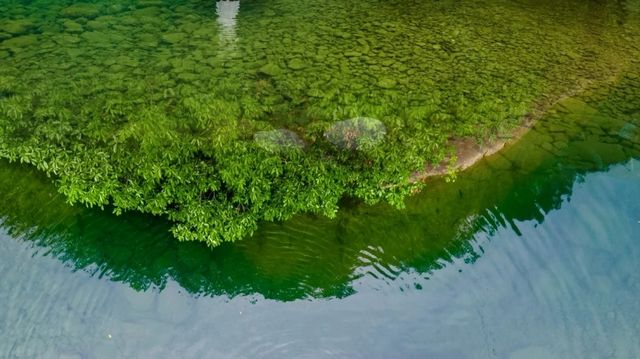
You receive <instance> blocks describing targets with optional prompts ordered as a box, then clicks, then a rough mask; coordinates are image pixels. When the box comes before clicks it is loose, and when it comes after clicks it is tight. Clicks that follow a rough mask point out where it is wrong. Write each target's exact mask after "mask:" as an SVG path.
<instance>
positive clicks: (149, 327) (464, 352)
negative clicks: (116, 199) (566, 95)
mask: <svg viewBox="0 0 640 359" xmlns="http://www.w3.org/2000/svg"><path fill="white" fill-rule="evenodd" d="M634 79H636V77H634V76H631V77H626V78H625V79H623V80H622V82H621V85H619V86H617V87H613V88H607V89H603V90H602V91H601V92H596V93H592V94H590V95H588V96H584V97H583V98H581V99H569V100H565V101H564V102H562V103H561V104H560V105H558V106H556V107H555V108H554V110H553V111H551V112H550V113H549V115H548V116H546V117H545V118H544V119H542V120H541V121H540V122H539V123H538V124H537V125H536V127H535V128H534V129H533V130H532V131H530V132H529V133H528V134H527V135H525V137H524V138H523V139H522V140H521V141H520V142H518V143H517V144H516V145H514V146H512V147H510V148H508V149H506V150H504V151H503V152H501V153H500V154H498V155H495V156H493V157H490V158H488V159H486V160H483V161H482V162H481V163H480V164H478V165H477V166H475V167H473V168H472V169H470V170H469V171H467V172H465V173H463V174H461V175H460V176H459V177H458V179H457V181H455V182H453V183H447V182H445V181H443V180H434V181H432V182H430V183H429V187H428V188H429V189H428V190H426V191H424V192H423V193H420V194H418V195H416V196H414V197H412V198H411V199H410V200H409V201H408V203H407V209H406V210H403V211H397V210H394V209H391V208H389V207H386V206H376V207H368V206H362V205H358V204H356V203H345V204H344V205H345V208H344V209H343V210H342V211H341V212H340V213H339V215H338V218H337V219H335V220H329V219H325V218H323V217H310V216H300V217H297V218H295V219H294V220H292V221H289V222H286V223H283V224H264V225H262V226H261V227H260V230H259V232H258V233H257V234H256V236H255V238H253V239H251V240H246V241H241V242H237V243H236V244H227V245H223V246H222V247H220V248H216V249H214V250H209V249H208V248H206V247H205V246H204V245H199V244H194V243H178V242H176V241H175V240H174V239H173V238H172V237H171V236H170V235H169V234H168V233H167V230H168V226H169V225H168V224H167V223H165V222H163V221H162V220H159V219H153V218H149V217H138V216H125V217H116V216H112V215H109V214H107V213H104V212H101V211H98V210H87V209H83V208H81V207H69V206H67V205H66V204H65V203H64V200H63V198H62V197H61V196H60V195H57V194H56V191H55V189H54V187H52V185H50V184H49V181H48V180H47V179H46V178H44V177H42V176H40V175H39V174H38V173H37V172H34V171H33V170H31V169H28V168H24V167H20V166H16V165H10V164H7V163H2V164H1V166H2V167H1V168H2V172H1V173H2V176H1V177H0V196H1V198H2V201H1V202H0V216H1V218H2V223H3V224H2V229H1V231H2V232H1V233H2V234H1V237H0V239H1V240H0V247H1V248H0V272H1V273H2V281H0V303H1V305H2V311H0V323H1V324H0V332H2V339H1V340H0V355H1V356H3V357H34V356H39V357H40V356H42V357H65V358H68V357H104V358H111V357H115V356H117V357H150V356H151V357H237V358H244V357H246V358H252V357H273V358H279V357H283V356H284V357H362V358H369V357H386V358H388V357H402V358H411V357H416V358H424V357H436V358H492V357H496V358H636V357H637V356H638V355H639V354H640V344H638V343H639V342H638V340H637V337H638V335H639V334H640V315H639V313H640V299H639V298H640V296H639V295H638V294H640V274H639V272H638V270H637V268H638V262H639V260H640V246H639V241H640V131H639V126H640V111H639V109H640V106H638V100H639V99H640V97H637V93H638V91H640V86H638V83H637V81H635V80H634ZM585 101H586V102H585Z"/></svg>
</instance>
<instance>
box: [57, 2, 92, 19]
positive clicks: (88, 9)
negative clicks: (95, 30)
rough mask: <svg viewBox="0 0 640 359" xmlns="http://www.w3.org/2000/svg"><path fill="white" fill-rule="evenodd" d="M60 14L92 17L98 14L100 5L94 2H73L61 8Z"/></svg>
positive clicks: (72, 16)
mask: <svg viewBox="0 0 640 359" xmlns="http://www.w3.org/2000/svg"><path fill="white" fill-rule="evenodd" d="M60 14H61V15H62V16H64V17H71V18H77V17H86V18H94V17H96V16H98V15H99V14H100V7H99V6H98V5H96V4H86V3H85V4H74V5H71V6H69V7H66V8H64V9H62V11H61V12H60Z"/></svg>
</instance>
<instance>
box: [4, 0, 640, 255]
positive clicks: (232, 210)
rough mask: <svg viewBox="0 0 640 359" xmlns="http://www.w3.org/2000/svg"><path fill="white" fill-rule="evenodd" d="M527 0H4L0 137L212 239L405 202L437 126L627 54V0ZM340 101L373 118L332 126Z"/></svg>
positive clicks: (529, 96) (631, 37)
mask: <svg viewBox="0 0 640 359" xmlns="http://www.w3.org/2000/svg"><path fill="white" fill-rule="evenodd" d="M525 2H526V3H527V4H528V5H527V6H522V5H515V4H512V3H511V2H506V1H505V2H503V1H495V2H491V3H490V4H485V5H486V6H482V7H479V6H475V5H474V6H471V5H469V6H460V5H458V4H456V3H453V2H451V1H442V2H436V3H433V2H415V3H411V2H410V3H393V2H392V3H385V4H384V5H381V4H379V3H377V2H374V1H365V2H357V3H349V2H338V1H335V2H326V1H316V0H309V1H305V2H294V1H288V0H282V1H275V2H273V3H269V4H256V5H255V6H251V7H249V8H247V9H246V10H241V11H240V14H239V17H238V19H237V27H236V28H234V29H233V32H229V31H227V30H229V29H225V28H223V27H222V26H219V27H218V26H215V25H214V23H213V20H212V19H214V18H215V16H216V14H215V13H214V8H213V7H211V6H210V4H209V3H206V4H205V3H204V2H202V3H200V2H195V3H194V2H185V3H184V4H183V3H181V2H180V1H178V2H166V3H163V4H164V6H156V5H157V4H156V5H154V4H155V2H154V4H147V3H145V2H133V1H128V0H121V1H116V2H109V3H108V4H107V3H106V2H103V1H96V2H93V3H90V4H89V3H87V4H83V5H73V4H72V3H71V2H70V1H66V2H62V3H60V4H57V5H55V6H53V5H51V4H48V5H51V6H44V3H46V1H36V2H33V3H32V4H31V5H20V4H16V3H11V5H10V6H9V5H4V4H1V5H0V14H1V15H0V16H1V17H2V18H3V20H5V18H6V20H7V21H12V22H11V23H10V24H11V28H15V30H12V31H13V32H12V33H7V34H6V35H2V36H5V37H6V39H4V38H0V60H1V61H2V66H0V157H4V158H8V159H10V160H13V161H20V162H22V163H28V164H31V165H34V166H36V167H37V168H38V169H40V170H42V171H44V172H46V173H47V174H48V175H51V176H53V177H55V179H56V181H57V184H58V188H59V190H60V191H61V192H62V193H63V194H64V195H65V196H66V197H67V198H68V200H69V201H70V202H72V203H82V204H85V205H88V206H97V207H105V206H107V205H112V206H113V208H114V210H115V211H116V213H121V212H123V211H140V212H145V213H151V214H154V215H158V216H166V217H168V218H170V219H171V220H172V221H174V222H175V226H174V227H173V229H172V231H173V233H174V235H175V236H176V237H177V238H178V239H180V240H196V241H204V242H206V243H207V244H209V245H212V246H215V245H218V244H220V243H221V242H222V241H234V240H237V239H240V238H243V237H245V236H247V235H249V234H251V233H252V232H253V231H255V229H256V227H257V225H258V223H259V222H260V221H282V220H286V219H288V218H290V217H291V216H293V215H294V214H296V213H300V212H308V213H317V214H322V215H326V216H330V217H331V216H334V215H335V213H336V210H337V208H338V203H339V201H340V199H341V198H343V197H344V196H350V197H354V198H358V199H361V200H363V201H364V202H366V203H376V202H378V201H386V202H389V203H392V204H394V205H395V206H397V207H402V206H403V199H404V198H405V197H406V196H407V195H408V194H409V193H412V192H414V191H416V190H417V189H419V188H420V187H421V184H412V183H409V181H408V179H409V177H410V176H411V174H412V173H414V172H415V171H420V170H422V169H424V166H425V164H428V163H431V164H436V163H440V162H441V161H443V160H444V159H445V158H446V157H447V154H449V153H450V152H451V148H450V147H449V145H448V143H449V140H450V139H451V138H452V137H475V138H478V139H484V138H487V137H490V136H495V135H497V134H500V133H502V132H505V131H508V130H509V129H510V128H512V127H513V126H515V125H516V124H517V123H518V121H519V120H520V119H521V118H522V116H524V115H526V114H529V113H532V112H535V110H536V109H537V108H538V107H540V105H541V104H546V103H548V102H551V101H552V100H553V99H556V98H558V97H559V96H561V95H563V94H566V93H570V92H571V91H574V90H575V89H576V88H580V87H581V86H582V83H583V82H597V81H603V80H608V78H609V76H610V75H611V74H612V73H618V72H620V71H622V69H623V68H624V67H625V66H626V65H627V64H628V63H629V62H630V61H633V60H634V59H635V58H637V56H636V55H637V54H638V51H640V49H638V48H637V45H636V44H637V43H640V42H639V41H638V40H639V39H640V37H639V36H638V26H637V25H638V22H637V21H636V17H634V16H635V15H634V16H630V17H628V18H625V19H624V21H622V20H621V21H622V25H621V24H620V23H619V22H613V23H610V22H608V20H606V19H609V17H602V20H593V14H594V12H597V13H603V12H604V13H607V14H611V16H612V17H615V16H617V15H616V14H617V11H618V10H617V8H616V7H615V6H613V5H610V4H608V3H605V4H602V5H600V7H598V8H585V7H584V6H579V3H580V2H578V1H575V2H573V1H570V2H569V3H567V4H566V5H554V6H546V5H544V4H539V3H538V2H533V1H525ZM274 13H275V14H280V15H278V16H273V14H274ZM25 14H28V16H27V15H25ZM22 18H25V19H24V21H21V22H20V24H23V25H24V26H22V25H21V26H16V24H18V23H16V22H13V21H14V20H16V19H22ZM70 18H73V19H74V20H73V21H74V27H73V29H72V30H71V29H69V26H66V25H65V24H68V21H70ZM598 19H600V17H598ZM585 21H589V22H590V29H593V28H597V29H599V31H600V33H599V36H597V37H594V35H593V31H592V30H589V29H586V28H585V26H584V22H585ZM3 23H4V22H3ZM559 24H561V25H559ZM18 25H19V24H18ZM27 25H28V26H27ZM18 30H19V31H18ZM621 31H623V32H624V33H625V37H624V38H622V39H621V38H620V36H619V35H620V33H621ZM0 32H1V31H0ZM14 32H15V33H14ZM234 34H235V36H237V39H235V40H233V41H231V42H230V41H229V36H233V35H234ZM230 44H231V45H230ZM4 56H7V59H8V61H6V60H7V59H5V58H2V57H4ZM354 118H371V119H374V120H373V121H372V122H370V123H366V122H363V123H359V124H358V126H356V127H355V130H353V131H350V130H349V128H348V127H345V128H341V127H340V124H341V123H345V122H342V121H345V120H348V119H354ZM361 125H362V126H361ZM336 128H338V129H342V130H347V131H346V132H345V131H332V129H334V130H335V129H336ZM265 134H266V135H265ZM327 134H329V135H327ZM335 134H342V135H345V134H349V136H351V135H353V136H354V137H353V136H352V137H353V138H355V139H356V140H355V141H347V142H348V145H342V146H341V145H336V143H338V144H342V143H347V142H344V141H342V142H338V141H336V139H337V138H342V139H343V140H344V139H345V137H344V136H342V137H340V136H337V137H336V136H333V135H335ZM349 136H347V137H348V138H347V139H349V140H350V139H352V137H349ZM272 145H275V146H272Z"/></svg>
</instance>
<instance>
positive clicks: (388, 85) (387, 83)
mask: <svg viewBox="0 0 640 359" xmlns="http://www.w3.org/2000/svg"><path fill="white" fill-rule="evenodd" d="M396 84H397V81H396V80H394V79H391V78H381V79H379V80H378V87H381V88H383V89H392V88H394V87H396Z"/></svg>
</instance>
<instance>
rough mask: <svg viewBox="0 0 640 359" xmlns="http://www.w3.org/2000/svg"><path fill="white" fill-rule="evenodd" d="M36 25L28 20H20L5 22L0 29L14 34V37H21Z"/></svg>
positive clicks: (1, 23)
mask: <svg viewBox="0 0 640 359" xmlns="http://www.w3.org/2000/svg"><path fill="white" fill-rule="evenodd" d="M34 27H35V25H34V23H33V22H32V21H31V20H28V19H20V20H5V21H2V22H0V29H2V31H3V32H6V33H9V34H13V35H21V34H24V33H25V32H27V31H29V30H31V29H32V28H34Z"/></svg>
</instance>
